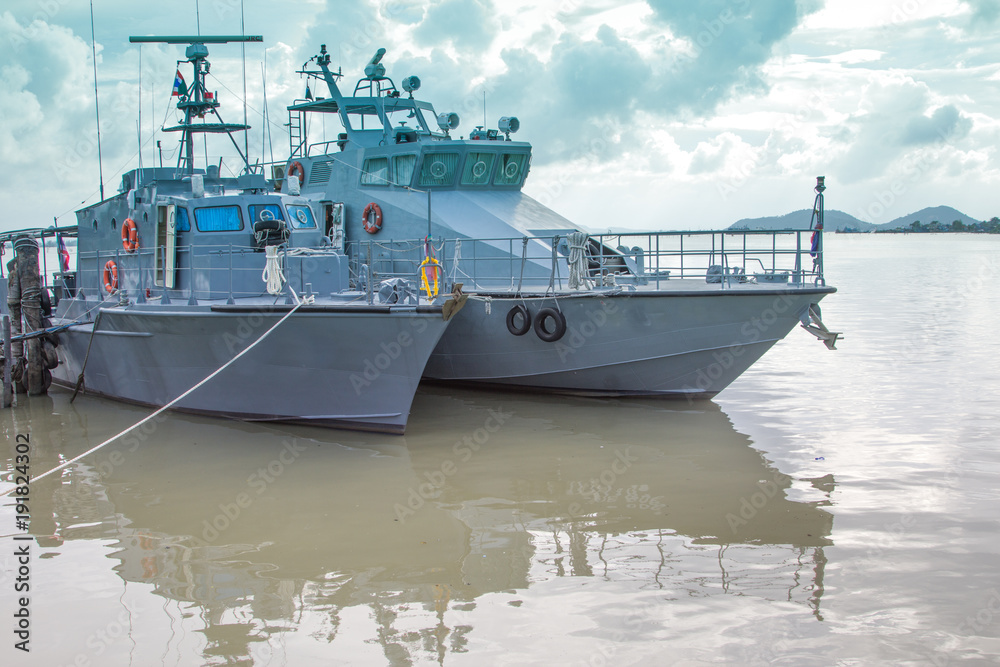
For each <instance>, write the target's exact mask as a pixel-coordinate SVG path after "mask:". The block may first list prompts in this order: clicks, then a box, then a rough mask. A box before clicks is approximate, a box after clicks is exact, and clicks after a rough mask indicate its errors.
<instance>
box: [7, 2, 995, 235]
mask: <svg viewBox="0 0 1000 667" xmlns="http://www.w3.org/2000/svg"><path fill="white" fill-rule="evenodd" d="M196 4H197V3H196V0H174V1H173V2H170V3H151V4H147V5H144V6H143V9H142V10H141V11H138V10H137V7H138V5H137V4H136V3H135V2H134V0H129V1H127V2H126V1H124V0H94V13H95V29H96V41H97V47H96V48H97V77H98V90H99V95H100V101H101V107H100V113H101V125H102V135H101V139H102V140H101V150H102V154H103V170H104V180H105V189H106V193H107V194H109V195H110V194H113V193H114V192H115V191H116V190H117V187H118V183H119V182H120V178H121V173H122V172H123V171H126V170H128V169H131V168H134V167H136V166H138V159H139V158H138V153H139V146H140V143H141V144H142V146H143V148H142V156H143V160H144V164H145V165H146V166H150V164H151V163H153V162H154V160H158V157H157V148H156V142H157V140H159V141H161V142H162V149H163V155H164V163H165V164H166V163H168V162H169V163H171V164H172V163H173V162H174V161H175V160H176V149H177V143H176V139H177V135H174V134H163V133H160V132H157V131H156V129H157V128H159V127H161V126H165V125H170V124H173V122H174V120H175V119H176V118H177V116H178V114H177V112H176V110H173V109H171V108H170V107H169V105H168V103H169V99H170V90H171V85H172V82H173V73H174V70H175V68H176V61H177V60H178V59H180V58H183V47H174V46H159V45H146V46H143V47H142V49H141V53H140V49H139V48H138V47H137V46H136V45H131V44H129V43H128V37H129V35H147V34H161V35H162V34H192V33H196V32H197V30H198V20H199V15H200V28H201V31H202V33H203V34H234V33H239V32H240V20H241V3H240V0H201V1H200V7H199V6H196ZM243 6H244V10H243V13H244V16H245V19H244V20H245V26H246V27H245V32H246V33H247V34H261V35H263V36H264V44H263V45H259V44H254V45H248V46H247V47H246V72H247V75H246V81H247V99H248V115H249V124H250V125H252V126H253V129H252V130H251V132H250V134H249V145H250V153H251V155H252V156H253V159H254V160H256V159H258V158H260V156H261V155H263V157H264V160H265V161H267V160H270V159H272V155H273V159H275V160H282V159H284V158H285V157H286V156H287V153H288V135H287V132H286V130H285V128H284V127H283V125H284V123H285V122H286V121H287V116H286V112H285V111H284V107H285V106H286V105H287V104H289V103H291V101H292V100H293V99H295V98H297V97H301V96H302V95H303V93H304V89H305V85H304V82H303V81H302V80H301V79H300V78H299V76H298V75H297V74H295V73H294V72H295V70H296V69H298V68H299V66H300V65H301V64H302V63H303V62H305V61H306V60H307V59H308V58H309V57H310V56H311V55H313V54H315V53H317V52H318V49H319V45H320V43H325V44H327V46H328V49H329V51H330V53H331V54H332V57H333V65H334V67H336V66H338V65H339V66H342V67H343V70H344V73H345V75H346V76H345V84H344V85H345V86H348V87H350V88H351V89H353V82H354V81H355V79H356V78H357V77H358V76H360V75H361V70H362V69H363V66H364V64H365V62H366V61H367V60H368V58H370V57H371V55H372V54H373V53H374V51H375V50H376V49H377V48H378V47H385V48H386V49H387V51H388V53H387V55H386V57H385V58H384V60H383V62H384V63H385V64H386V65H387V68H388V74H389V76H391V77H393V78H394V80H395V81H396V82H397V83H398V82H399V81H400V80H401V79H402V78H403V77H405V76H407V75H410V74H416V75H418V76H419V77H420V78H421V80H422V82H423V87H422V89H421V91H420V95H419V96H421V97H423V98H424V99H427V100H428V101H430V102H432V103H433V104H434V105H435V108H436V109H437V110H438V111H457V112H458V113H459V114H460V115H461V116H462V119H463V120H462V125H461V126H460V128H459V130H458V131H457V133H458V134H463V133H464V134H467V133H468V131H469V130H471V129H473V128H474V127H475V126H476V125H478V124H482V122H483V120H482V119H483V94H484V92H485V93H486V117H487V123H488V125H490V126H493V127H495V126H496V123H497V119H498V118H499V117H500V116H502V115H516V116H518V117H519V118H520V120H521V131H520V133H519V134H518V135H517V138H518V139H521V140H526V141H530V142H532V144H533V146H534V149H533V150H534V157H533V163H532V165H533V166H532V174H531V176H530V178H529V180H528V183H527V185H526V187H525V190H526V191H527V192H528V193H529V194H531V195H533V196H535V197H536V198H538V199H540V200H542V201H543V202H544V203H547V204H548V205H549V206H551V207H552V208H554V209H555V210H557V211H558V212H560V213H562V214H564V215H566V216H568V217H570V218H571V219H573V220H575V221H577V222H579V223H582V224H584V225H587V226H590V227H593V228H603V227H608V226H616V227H632V228H637V229H658V228H663V229H683V228H707V227H719V226H724V225H728V224H730V223H732V222H734V221H736V220H737V219H740V218H744V217H757V216H763V215H777V214H783V213H787V212H789V211H792V210H795V209H800V208H806V207H808V206H810V205H811V203H812V191H811V188H812V185H813V183H814V178H815V176H817V175H825V176H826V177H827V182H828V186H829V190H828V193H827V206H828V207H829V208H836V209H841V210H844V211H847V212H848V213H851V214H853V215H855V216H857V217H859V218H861V219H863V220H867V221H869V222H875V223H881V222H887V221H889V220H891V219H893V218H895V217H898V216H900V215H904V214H907V213H910V212H913V211H916V210H918V209H921V208H923V207H926V206H937V205H950V206H954V207H956V208H958V209H960V210H962V211H963V212H965V213H967V214H969V215H971V216H972V217H974V218H979V219H984V218H989V217H992V216H994V215H1000V197H998V195H997V192H1000V156H998V154H997V146H998V141H1000V40H998V39H997V37H996V35H997V34H998V32H997V31H998V29H1000V0H825V1H824V0H699V1H697V2H695V1H693V0H640V1H637V2H628V1H627V0H624V1H622V0H540V1H539V0H530V1H529V0H503V2H494V1H493V0H443V1H440V2H432V1H428V2H421V1H418V0H353V1H352V2H346V1H344V2H329V1H327V0H297V1H296V2H286V1H285V0H268V2H263V1H262V0H244V3H243ZM133 16H135V18H133ZM210 51H211V52H212V55H211V56H210V58H209V59H210V61H211V62H212V77H211V78H210V87H211V88H214V89H216V90H218V91H219V94H220V98H221V102H222V103H223V107H222V112H223V115H224V117H225V118H226V120H228V121H230V122H240V121H242V118H243V105H242V102H241V99H242V97H243V74H242V71H243V70H242V65H241V60H240V55H241V49H240V46H239V45H225V46H222V45H220V46H210ZM140 58H141V68H140ZM265 64H266V79H267V96H266V106H267V109H268V111H269V113H270V117H271V118H270V122H269V123H264V122H263V121H264V119H263V117H262V115H261V112H262V110H263V109H264V107H265V96H264V94H263V85H262V83H263V74H262V73H263V69H264V66H265ZM183 71H184V72H185V75H186V76H187V78H188V80H189V81H190V76H189V75H188V74H187V72H188V70H183ZM140 73H141V86H140ZM140 103H141V104H140ZM140 106H141V111H142V121H141V126H140V125H139V111H140ZM0 120H2V122H0V159H2V161H3V164H4V170H3V173H4V178H3V179H2V181H0V210H2V211H3V213H4V215H3V219H2V220H0V229H13V228H18V227H23V226H36V225H47V224H50V223H51V221H52V218H53V216H59V221H60V223H61V224H73V223H74V221H75V218H74V216H73V214H72V211H74V210H75V209H76V208H78V207H79V206H80V204H81V203H83V202H86V203H92V202H94V201H96V200H97V198H98V189H99V184H98V160H97V144H96V140H95V127H96V120H95V110H94V90H93V58H92V56H91V39H90V14H89V5H88V3H87V2H85V0H31V1H27V0H6V1H5V2H4V4H3V8H2V10H0ZM265 130H269V133H268V132H265ZM324 131H325V132H326V134H327V135H328V136H330V137H331V138H333V136H334V135H335V133H336V132H337V128H336V127H333V126H332V125H331V126H329V127H325V128H324V127H322V126H319V125H317V126H314V127H312V128H311V129H310V132H311V137H319V136H322V134H323V133H324ZM226 143H228V142H226ZM208 152H209V154H210V155H211V156H212V161H213V162H217V161H218V158H219V157H223V159H224V161H223V165H224V167H223V170H224V172H225V171H227V170H228V169H230V168H231V169H234V170H235V169H236V168H237V160H236V158H235V154H234V153H233V151H232V149H231V148H227V146H226V145H225V143H223V142H221V141H220V142H217V143H209V144H208Z"/></svg>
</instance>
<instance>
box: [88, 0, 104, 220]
mask: <svg viewBox="0 0 1000 667" xmlns="http://www.w3.org/2000/svg"><path fill="white" fill-rule="evenodd" d="M90 53H91V55H92V56H93V58H94V109H95V110H96V112H97V172H98V174H100V177H101V201H104V166H103V160H102V159H101V102H100V100H98V99H97V39H96V37H95V36H94V0H90Z"/></svg>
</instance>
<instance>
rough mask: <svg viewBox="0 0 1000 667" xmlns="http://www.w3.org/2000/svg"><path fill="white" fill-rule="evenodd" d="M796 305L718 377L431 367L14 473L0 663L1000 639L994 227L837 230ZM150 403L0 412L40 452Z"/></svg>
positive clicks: (525, 655) (725, 651) (752, 659)
mask: <svg viewBox="0 0 1000 667" xmlns="http://www.w3.org/2000/svg"><path fill="white" fill-rule="evenodd" d="M827 250H828V253H829V258H828V275H829V276H830V282H831V284H834V285H836V286H837V287H839V288H840V293H839V294H836V295H834V296H832V297H830V298H828V299H827V300H826V301H825V302H824V304H823V306H824V307H823V311H824V319H825V320H826V321H827V323H828V324H829V325H831V327H832V328H834V329H838V330H843V331H844V332H845V334H846V337H847V338H846V340H845V341H843V342H842V343H841V344H840V347H841V349H840V350H838V351H836V352H828V351H827V350H826V349H825V348H824V347H823V346H822V345H821V344H820V343H818V342H817V341H815V340H814V339H812V338H811V337H810V336H808V335H807V334H805V333H804V332H802V331H796V332H793V333H792V334H791V335H790V337H789V339H788V340H786V341H784V342H783V343H781V344H779V345H778V346H777V347H776V348H775V349H774V350H772V351H771V352H770V353H769V354H768V355H767V356H766V357H765V358H764V359H763V360H762V361H761V362H759V363H758V364H757V365H756V366H755V367H754V368H752V369H751V370H750V372H748V373H747V374H746V375H744V376H743V377H742V378H741V379H740V380H739V381H738V382H737V383H736V384H734V385H733V386H732V387H731V388H730V389H728V390H727V391H726V392H724V393H723V394H721V395H720V396H718V397H717V399H716V400H715V401H712V402H697V403H694V404H691V405H688V404H686V403H683V402H663V401H650V400H635V401H633V400H594V399H567V398H549V397H540V396H523V395H517V394H504V393H495V392H476V391H466V390H452V389H448V388H441V387H424V388H422V390H421V391H420V393H419V394H418V396H417V399H416V402H415V405H414V416H413V417H412V418H411V421H410V425H409V428H408V435H406V436H405V437H393V436H382V435H367V434H357V433H349V432H343V431H329V430H319V429H313V428H298V427H283V426H282V427H271V426H266V427H265V426H258V425H247V424H239V423H233V422H225V421H218V420H211V419H202V418H196V417H190V416H183V415H174V416H170V417H165V418H163V419H162V420H161V421H159V422H157V423H155V424H154V425H151V426H150V427H149V428H147V429H146V431H145V432H143V433H141V434H140V435H138V436H136V437H132V438H126V439H123V440H122V441H121V442H119V443H118V444H117V445H112V446H110V447H108V448H106V449H105V450H102V451H101V452H99V453H96V454H94V455H91V456H90V457H88V458H87V459H85V460H84V461H82V462H81V463H79V464H75V465H74V466H71V467H70V468H69V469H68V470H67V471H65V472H64V474H63V475H62V477H61V478H49V479H45V480H41V481H38V482H35V483H33V484H32V488H31V499H32V501H31V514H32V521H31V527H30V531H29V532H30V534H31V535H32V536H33V540H32V541H31V542H30V544H31V550H32V555H33V560H32V562H31V575H30V576H31V602H30V613H31V648H32V653H30V654H28V655H25V654H23V653H21V652H20V651H17V650H15V649H14V647H13V645H14V642H16V641H17V639H16V638H15V637H14V635H13V634H12V625H11V621H10V619H11V614H12V613H13V612H14V611H15V609H16V600H15V598H16V597H17V596H16V595H15V593H14V586H15V583H16V582H15V577H16V573H17V563H16V561H15V558H14V555H13V554H14V550H15V548H16V547H15V545H16V544H22V543H16V542H15V541H14V540H13V539H12V535H13V534H15V533H18V532H19V531H17V530H16V529H15V507H14V506H13V504H12V503H11V502H10V500H9V499H5V500H4V503H3V505H2V506H0V535H2V536H3V537H2V538H0V542H2V544H0V613H2V615H3V617H4V618H6V619H8V620H7V621H6V622H5V623H4V630H3V634H2V647H0V656H3V664H5V665H6V664H26V665H27V664H31V665H70V664H81V665H83V664H95V665H159V664H168V665H201V664H246V665H250V664H254V665H306V664H357V665H382V664H393V665H405V664H435V663H437V664H448V665H464V664H474V665H481V664H499V665H505V664H511V665H513V664H576V665H604V664H608V665H610V664H615V665H630V664H641V665H648V664H657V665H661V664H662V665H701V664H734V665H763V664H777V665H831V664H839V665H855V664H857V665H860V664H864V665H870V664H913V665H917V664H937V665H945V664H960V663H961V664H993V663H995V662H997V661H1000V569H998V567H997V563H998V562H1000V524H998V519H997V507H998V500H1000V436H998V433H1000V361H998V360H1000V337H998V335H997V332H998V331H1000V307H998V306H1000V298H998V297H997V291H996V286H997V285H998V284H1000V239H997V238H987V237H978V236H971V235H953V236H946V237H944V236H942V237H934V238H929V237H917V236H906V237H902V236H892V237H888V236H879V237H873V236H868V235H866V236H837V235H828V237H827ZM263 390H266V384H265V383H263V382H262V391H263ZM145 414H147V412H146V411H144V410H142V409H139V408H134V407H129V406H121V405H117V404H115V403H111V402H107V401H102V400H98V399H93V398H87V397H84V398H81V399H78V400H77V401H76V402H75V403H74V404H72V405H70V404H69V401H68V395H67V394H65V393H61V392H60V393H55V394H53V395H52V396H51V397H49V398H41V399H33V400H31V401H28V402H27V404H26V405H23V406H21V407H19V408H17V409H15V410H13V411H6V412H3V413H2V416H0V419H2V421H0V428H2V431H3V436H4V438H5V442H6V443H7V446H6V447H5V449H4V453H3V459H4V460H3V469H4V471H7V472H5V474H4V476H3V479H4V485H3V488H4V489H6V488H9V480H10V479H11V474H10V471H12V470H13V467H14V464H15V458H14V457H15V455H16V448H15V437H16V435H17V434H26V433H30V435H31V442H32V451H31V457H32V460H31V465H32V470H33V472H34V473H35V474H40V473H41V472H43V471H45V470H48V469H49V468H51V467H53V466H55V465H57V464H58V463H59V462H61V461H63V460H66V459H67V458H71V457H72V456H75V455H77V454H79V453H80V452H83V451H85V450H87V449H88V448H90V447H92V446H93V445H95V444H97V443H99V442H101V441H102V440H104V439H105V438H106V437H108V436H110V435H112V434H114V433H117V432H118V431H120V430H122V429H124V428H125V427H127V426H129V425H130V424H132V423H134V422H135V421H138V420H139V419H140V418H141V417H143V416H145Z"/></svg>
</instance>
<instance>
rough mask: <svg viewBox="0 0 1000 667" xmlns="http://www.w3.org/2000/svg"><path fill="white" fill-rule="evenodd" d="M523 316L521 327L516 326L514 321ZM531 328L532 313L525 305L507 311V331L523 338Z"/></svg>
mask: <svg viewBox="0 0 1000 667" xmlns="http://www.w3.org/2000/svg"><path fill="white" fill-rule="evenodd" d="M518 315H520V316H521V326H516V325H515V323H514V320H515V319H516V318H517V316H518ZM530 328H531V313H530V312H528V309H527V308H526V307H525V306H524V304H521V303H519V304H517V305H516V306H514V307H513V308H511V309H510V310H509V311H507V331H509V332H511V333H512V334H514V335H515V336H523V335H524V334H526V333H528V329H530Z"/></svg>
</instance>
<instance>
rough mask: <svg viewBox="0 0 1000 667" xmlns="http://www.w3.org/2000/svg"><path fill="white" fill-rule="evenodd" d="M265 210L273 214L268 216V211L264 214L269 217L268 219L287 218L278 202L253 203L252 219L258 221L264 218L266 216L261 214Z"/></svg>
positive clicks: (251, 208)
mask: <svg viewBox="0 0 1000 667" xmlns="http://www.w3.org/2000/svg"><path fill="white" fill-rule="evenodd" d="M264 211H267V213H270V214H271V215H270V217H268V215H267V213H265V214H264V218H267V219H268V220H284V219H285V216H284V215H283V214H282V212H281V206H279V205H277V204H251V205H250V219H251V220H253V221H254V222H257V221H258V220H263V219H264V218H262V217H260V214H261V213H264Z"/></svg>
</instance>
